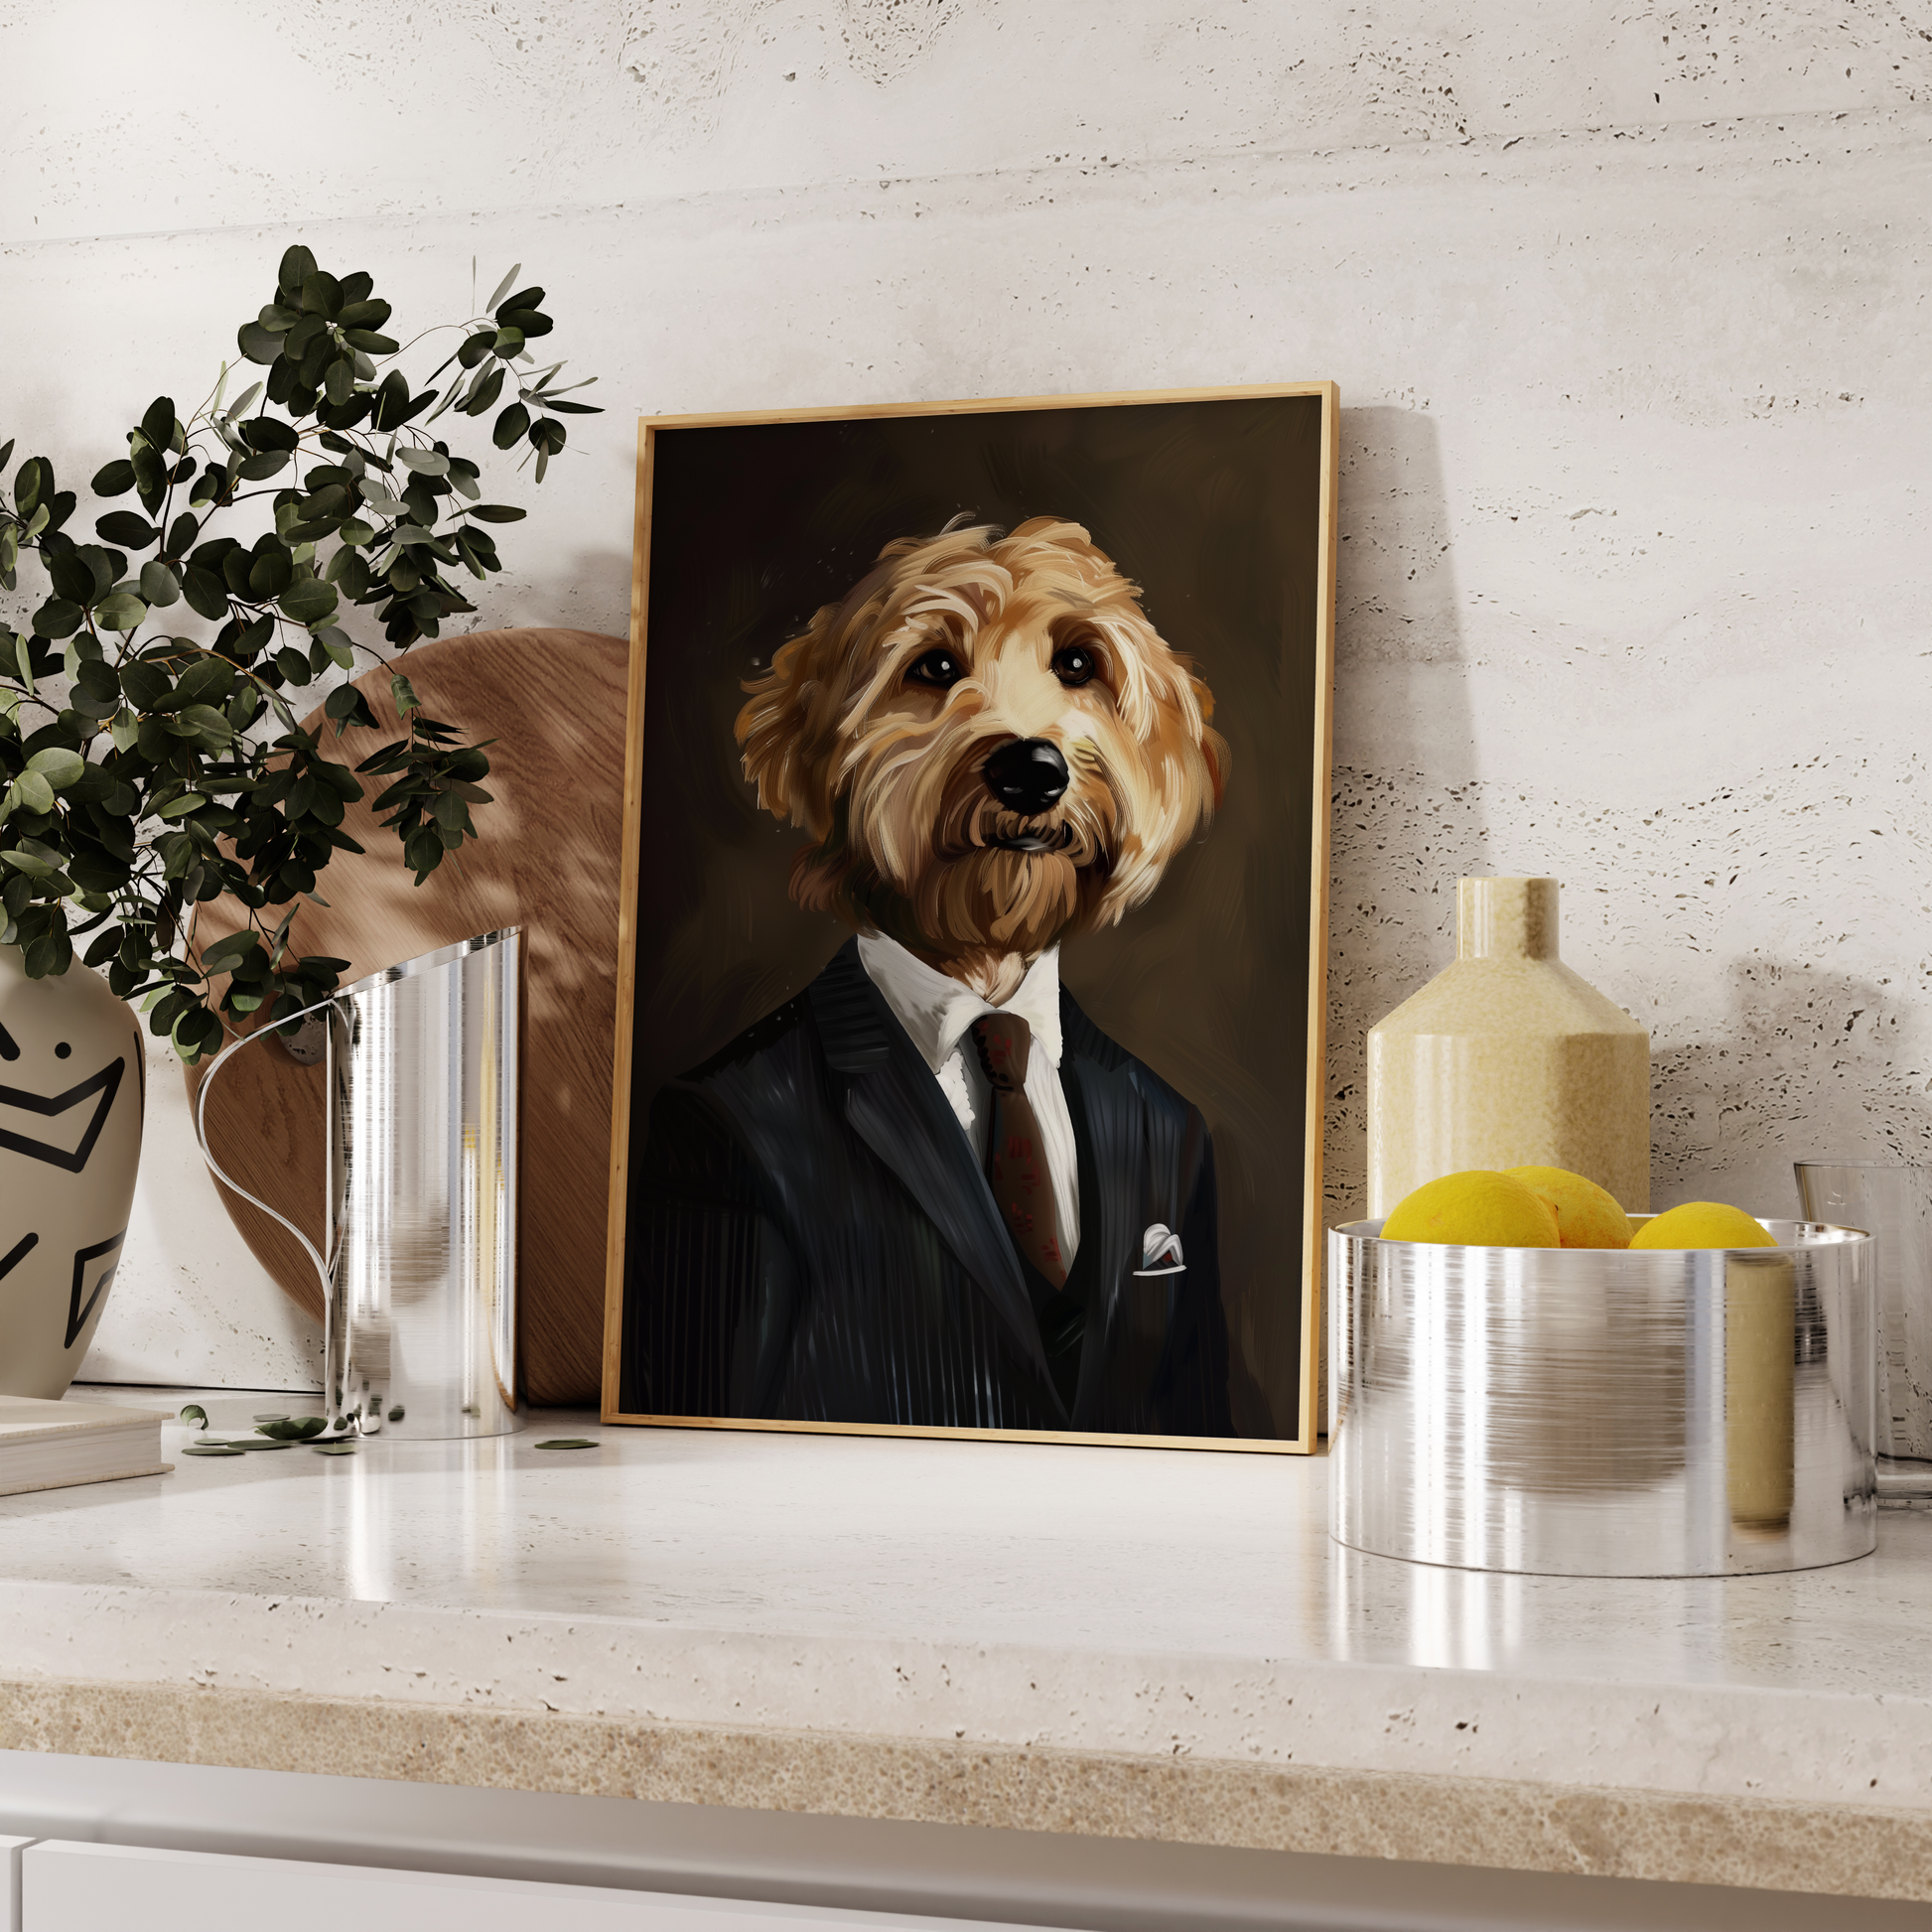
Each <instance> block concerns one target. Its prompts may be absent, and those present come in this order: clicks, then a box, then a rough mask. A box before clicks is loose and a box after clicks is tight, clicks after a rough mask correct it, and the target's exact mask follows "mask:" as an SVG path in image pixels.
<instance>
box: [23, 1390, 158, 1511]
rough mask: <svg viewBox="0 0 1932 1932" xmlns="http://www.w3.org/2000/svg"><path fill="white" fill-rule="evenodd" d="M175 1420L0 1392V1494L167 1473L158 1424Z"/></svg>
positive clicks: (146, 1411)
mask: <svg viewBox="0 0 1932 1932" xmlns="http://www.w3.org/2000/svg"><path fill="white" fill-rule="evenodd" d="M173 1420H174V1418H173V1417H172V1416H170V1415H168V1414H166V1413H165V1412H163V1411H162V1410H159V1409H123V1408H121V1407H120V1406H119V1405H118V1404H116V1403H111V1402H45V1401H42V1400H41V1398H40V1397H38V1396H31V1395H0V1496H17V1495H21V1494H23V1493H24V1492H25V1491H27V1490H30V1489H65V1488H66V1487H67V1486H68V1485H69V1483H75V1482H113V1481H115V1480H117V1479H118V1478H119V1477H122V1476H158V1475H166V1474H167V1472H168V1471H169V1470H170V1469H172V1468H173V1467H174V1466H175V1465H174V1464H173V1463H172V1462H164V1461H162V1459H161V1425H162V1424H163V1423H164V1422H172V1421H173Z"/></svg>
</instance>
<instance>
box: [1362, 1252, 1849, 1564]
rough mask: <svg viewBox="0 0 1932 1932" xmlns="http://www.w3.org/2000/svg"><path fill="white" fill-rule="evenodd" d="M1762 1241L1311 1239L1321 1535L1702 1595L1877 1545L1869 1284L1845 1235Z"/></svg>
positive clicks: (1840, 1559) (1420, 1555)
mask: <svg viewBox="0 0 1932 1932" xmlns="http://www.w3.org/2000/svg"><path fill="white" fill-rule="evenodd" d="M1764 1225H1765V1226H1766V1227H1767V1228H1768V1229H1769V1230H1770V1231H1771V1233H1772V1234H1773V1235H1775V1236H1776V1237H1777V1241H1778V1246H1777V1247H1776V1248H1775V1249H1771V1248H1733V1249H1702V1250H1668V1249H1634V1250H1617V1249H1592V1248H1565V1249H1550V1248H1465V1247H1449V1246H1443V1245H1437V1244H1433V1243H1427V1242H1419V1241H1384V1240H1382V1239H1381V1238H1380V1234H1381V1227H1382V1223H1381V1222H1380V1221H1354V1222H1351V1223H1349V1224H1348V1225H1347V1226H1345V1227H1339V1228H1335V1229H1332V1230H1331V1231H1330V1233H1329V1235H1328V1292H1329V1297H1330V1301H1329V1307H1330V1308H1331V1309H1332V1310H1333V1317H1332V1320H1331V1322H1330V1327H1329V1350H1330V1354H1329V1386H1330V1388H1331V1389H1332V1390H1333V1391H1334V1413H1333V1420H1332V1423H1331V1428H1330V1438H1329V1450H1330V1463H1331V1466H1330V1481H1331V1485H1332V1491H1333V1499H1334V1510H1333V1525H1334V1534H1335V1537H1336V1539H1337V1540H1338V1541H1339V1542H1342V1543H1345V1544H1348V1545H1349V1546H1350V1547H1352V1548H1354V1549H1358V1550H1369V1551H1374V1552H1375V1553H1377V1554H1379V1555H1382V1556H1390V1557H1404V1558H1407V1559H1409V1560H1411V1561H1413V1562H1418V1563H1440V1564H1451V1565H1454V1566H1456V1567H1458V1568H1461V1569H1467V1570H1503V1571H1521V1572H1528V1573H1536V1574H1542V1575H1550V1576H1561V1577H1725V1576H1738V1575H1743V1574H1747V1573H1751V1572H1761V1571H1774V1570H1807V1569H1812V1568H1815V1567H1817V1566H1818V1565H1821V1564H1830V1563H1844V1562H1847V1561H1848V1560H1849V1559H1851V1558H1853V1557H1861V1556H1864V1555H1866V1554H1867V1553H1868V1552H1869V1551H1870V1550H1871V1548H1872V1546H1873V1543H1874V1541H1875V1538H1876V1477H1875V1473H1874V1461H1873V1424H1874V1420H1875V1413H1876V1400H1875V1395H1876V1374H1875V1368H1876V1358H1875V1342H1874V1336H1875V1307H1874V1284H1875V1276H1874V1272H1873V1268H1872V1263H1871V1247H1872V1243H1871V1237H1870V1236H1869V1235H1867V1234H1864V1233H1863V1232H1861V1231H1860V1230H1859V1229H1856V1228H1840V1227H1828V1226H1825V1225H1824V1224H1822V1223H1818V1222H1811V1221H1780V1220H1770V1219H1766V1220H1765V1222H1764Z"/></svg>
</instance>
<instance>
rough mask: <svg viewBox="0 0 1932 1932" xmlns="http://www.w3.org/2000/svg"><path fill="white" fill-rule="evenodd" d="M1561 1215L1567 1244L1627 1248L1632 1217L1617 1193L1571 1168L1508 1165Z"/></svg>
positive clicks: (1508, 1171)
mask: <svg viewBox="0 0 1932 1932" xmlns="http://www.w3.org/2000/svg"><path fill="white" fill-rule="evenodd" d="M1503 1172H1504V1173H1506V1174H1508V1175H1509V1177H1510V1178H1511V1179H1512V1180H1520V1181H1521V1182H1522V1183H1523V1185H1524V1186H1525V1187H1527V1188H1528V1189H1529V1190H1530V1192H1531V1193H1533V1194H1534V1195H1535V1196H1536V1197H1537V1199H1538V1200H1540V1201H1541V1202H1542V1203H1543V1204H1544V1206H1545V1207H1547V1208H1548V1209H1549V1210H1550V1212H1551V1213H1552V1214H1554V1215H1555V1216H1556V1217H1557V1235H1558V1238H1559V1239H1560V1240H1561V1242H1562V1244H1563V1245H1564V1246H1565V1247H1566V1248H1627V1247H1628V1246H1629V1245H1630V1217H1629V1215H1627V1214H1626V1213H1624V1211H1623V1209H1622V1208H1620V1207H1619V1206H1618V1205H1617V1204H1616V1196H1615V1195H1614V1194H1611V1193H1609V1192H1608V1191H1606V1190H1605V1189H1604V1188H1601V1187H1599V1186H1597V1184H1596V1183H1595V1181H1593V1180H1586V1179H1585V1178H1584V1176H1583V1175H1582V1174H1580V1173H1571V1172H1570V1171H1569V1170H1568V1169H1567V1168H1505V1169H1504V1170H1503Z"/></svg>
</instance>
